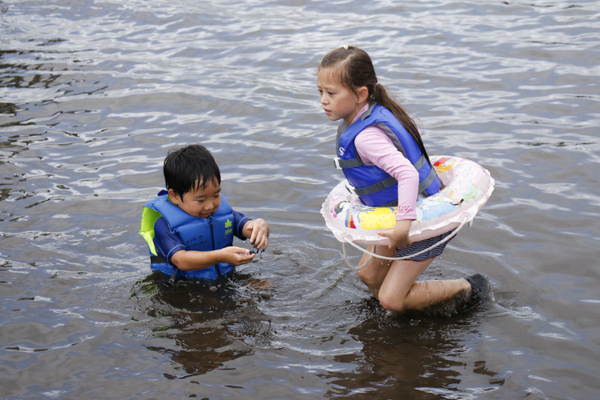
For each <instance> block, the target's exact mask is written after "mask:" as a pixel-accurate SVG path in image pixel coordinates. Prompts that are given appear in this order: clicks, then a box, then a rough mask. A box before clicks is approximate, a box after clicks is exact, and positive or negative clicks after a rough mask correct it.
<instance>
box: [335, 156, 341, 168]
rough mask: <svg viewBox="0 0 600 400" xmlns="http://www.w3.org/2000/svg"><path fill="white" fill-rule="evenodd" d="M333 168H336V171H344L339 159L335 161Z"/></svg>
mask: <svg viewBox="0 0 600 400" xmlns="http://www.w3.org/2000/svg"><path fill="white" fill-rule="evenodd" d="M333 166H334V167H335V169H343V168H342V167H341V165H340V159H339V157H336V158H334V159H333Z"/></svg>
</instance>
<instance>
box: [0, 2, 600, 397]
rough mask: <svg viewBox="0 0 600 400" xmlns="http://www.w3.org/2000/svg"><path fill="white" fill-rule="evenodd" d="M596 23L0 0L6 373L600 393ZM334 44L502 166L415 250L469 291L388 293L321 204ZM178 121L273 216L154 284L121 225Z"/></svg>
mask: <svg viewBox="0 0 600 400" xmlns="http://www.w3.org/2000/svg"><path fill="white" fill-rule="evenodd" d="M599 29H600V6H599V5H598V3H597V2H594V1H589V0H588V1H539V0H535V1H529V2H523V1H509V2H499V1H498V2H483V3H482V2H474V1H472V2H471V1H461V2H457V1H444V0H437V1H428V2H404V1H403V2H390V1H384V0H374V1H371V2H363V1H353V0H351V1H335V2H309V1H302V0H297V1H283V0H274V1H270V2H259V1H243V2H242V1H233V0H232V1H213V2H210V1H200V2H188V1H183V0H169V1H165V0H149V1H141V0H129V1H122V0H112V1H108V0H106V1H102V0H96V1H94V0H80V1H69V0H20V1H17V0H4V1H3V2H2V3H0V68H1V69H0V71H1V72H0V139H1V142H0V164H1V166H0V174H1V181H0V182H1V183H0V200H1V203H0V204H1V207H0V232H1V234H2V236H1V240H0V265H1V269H0V293H1V296H0V315H1V322H0V360H1V364H0V365H1V366H0V372H1V376H2V377H1V378H0V397H2V398H3V399H24V398H27V399H37V398H52V399H79V398H96V399H116V398H119V399H162V398H166V397H167V396H171V397H174V398H187V397H192V398H193V397H198V398H211V399H218V398H257V399H258V398H260V399H266V398H269V399H308V398H311V399H312V398H349V397H351V398H356V399H361V398H403V399H434V398H443V399H476V398H477V399H499V398H503V399H507V398H511V399H520V398H526V399H559V398H560V399H563V398H564V399H566V398H569V399H593V398H598V396H600V395H599V393H600V385H599V384H598V383H597V379H596V378H597V376H598V374H599V373H600V365H599V362H598V361H597V360H598V359H599V356H600V342H599V340H598V337H600V329H599V328H598V323H597V321H598V320H599V319H600V310H599V309H598V305H599V304H600V289H599V286H598V279H599V273H598V268H597V266H598V261H597V257H598V254H599V248H600V243H599V240H598V238H599V237H600V228H599V227H598V226H599V224H598V220H599V218H598V217H599V215H600V184H599V182H598V178H597V177H596V173H597V171H596V170H597V168H596V166H597V165H598V163H599V162H600V157H599V156H600V139H599V134H598V126H599V125H600V112H599V110H600V94H599V91H598V87H599V84H600V67H599V65H600V33H598V32H600V30H599ZM344 44H354V45H358V46H360V47H363V48H365V49H366V50H367V51H368V52H369V53H370V55H371V56H372V58H373V59H374V61H375V64H376V65H375V66H376V70H377V72H378V76H379V80H380V81H381V82H382V83H383V84H384V85H386V86H387V87H389V88H391V89H392V90H393V91H394V93H395V94H396V96H397V97H398V98H399V99H401V100H402V101H403V103H404V105H405V106H406V107H407V108H408V109H409V110H410V111H412V112H413V113H414V114H415V115H416V116H417V117H418V119H419V121H420V124H421V127H422V130H423V131H424V133H425V136H424V138H425V142H426V145H427V147H428V149H429V153H430V154H445V155H456V156H462V157H466V158H469V159H472V160H474V161H476V162H478V163H480V164H481V165H483V166H484V167H485V168H487V169H488V170H489V171H490V172H491V174H492V176H493V177H494V178H495V179H496V190H495V192H494V194H493V196H492V198H491V199H490V201H489V203H488V205H487V206H486V208H485V209H484V210H483V211H482V212H481V213H480V214H479V215H478V216H477V218H476V220H475V223H474V225H473V227H471V228H468V229H465V230H463V231H462V232H461V233H460V234H459V236H458V237H457V238H456V239H454V240H453V241H452V242H451V244H450V245H449V246H448V248H447V249H446V251H445V252H444V254H443V255H442V256H441V257H439V258H437V259H436V260H435V261H434V263H433V264H432V266H431V267H430V268H429V269H428V270H427V271H426V273H425V277H427V278H441V279H448V278H457V277H462V276H465V275H467V274H472V273H475V272H481V273H483V274H485V275H487V276H488V277H489V278H490V279H491V281H492V286H493V298H492V299H491V300H490V301H489V302H488V303H486V304H485V305H484V306H483V307H481V308H479V309H477V310H476V311H475V312H473V313H469V314H465V315H458V316H453V317H451V318H440V317H422V316H418V315H404V316H401V315H394V314H391V313H387V312H385V311H384V310H383V309H381V307H379V305H378V304H377V302H376V301H374V300H373V299H372V298H371V296H370V295H369V293H368V292H367V290H366V288H365V287H364V285H362V284H361V283H360V282H359V280H358V278H357V277H356V275H355V273H353V272H352V271H351V270H350V269H349V268H348V267H346V266H345V262H344V260H343V256H342V250H341V246H340V244H339V243H338V242H337V241H336V240H335V239H334V238H333V236H332V234H331V233H330V232H329V231H328V230H327V229H326V227H325V225H324V223H323V220H322V218H321V216H320V214H319V209H320V205H321V203H322V201H323V199H324V198H325V197H326V196H327V194H328V193H329V191H330V190H331V188H332V187H333V186H334V185H335V184H336V183H337V182H338V181H339V180H340V175H339V173H338V172H336V171H335V170H334V169H333V168H332V167H331V157H332V155H333V147H334V144H333V140H334V136H335V125H334V124H331V123H329V122H328V121H327V119H326V118H325V116H324V115H323V113H322V111H321V109H320V106H319V101H318V95H317V90H316V79H315V73H316V67H317V65H318V62H319V61H320V59H321V57H322V56H323V55H324V54H325V53H326V52H328V51H329V50H331V49H333V48H335V47H338V46H341V45H344ZM188 143H202V144H204V145H206V146H207V147H208V148H209V149H210V150H211V151H212V152H213V154H214V155H215V157H216V159H217V161H218V163H219V165H220V167H221V171H222V177H223V185H222V186H223V189H224V191H225V193H226V195H227V197H228V200H229V202H230V203H231V204H232V205H233V206H234V207H235V208H236V209H237V210H239V211H241V212H243V213H245V214H247V215H249V216H251V217H262V218H265V219H266V220H267V221H268V222H269V223H270V224H271V228H272V235H271V239H270V245H269V250H268V252H267V253H265V255H264V256H263V258H262V259H261V260H258V261H255V262H253V263H251V264H249V265H247V266H245V267H243V268H240V269H239V272H238V274H237V276H236V277H235V279H234V280H233V281H232V282H231V283H229V284H227V285H222V286H218V287H217V286H210V285H208V286H207V285H198V284H185V283H180V284H178V285H176V286H175V287H165V286H163V285H162V284H161V283H160V282H159V281H157V279H156V278H155V277H154V276H152V275H151V274H150V273H149V272H150V271H149V268H148V265H147V263H148V260H147V257H146V248H145V245H144V242H143V240H142V239H141V237H140V236H139V235H138V234H137V231H138V229H139V217H140V212H141V207H142V205H143V203H144V202H145V201H147V200H149V199H151V198H152V197H153V196H154V195H155V194H156V192H157V191H158V190H159V189H160V188H161V186H162V185H163V180H162V172H161V163H162V160H163V158H164V156H165V155H166V153H167V151H168V149H170V148H172V147H175V146H180V145H185V144H188ZM242 246H249V245H247V244H242ZM358 257H359V254H358V253H357V252H356V251H354V252H353V253H352V257H351V259H352V261H353V262H357V261H358ZM257 281H258V282H259V283H260V282H261V281H267V282H270V283H271V284H272V287H270V288H262V287H261V286H260V285H257V284H256V282H257Z"/></svg>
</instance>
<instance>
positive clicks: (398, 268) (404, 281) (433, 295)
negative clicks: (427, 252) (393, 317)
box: [371, 258, 471, 311]
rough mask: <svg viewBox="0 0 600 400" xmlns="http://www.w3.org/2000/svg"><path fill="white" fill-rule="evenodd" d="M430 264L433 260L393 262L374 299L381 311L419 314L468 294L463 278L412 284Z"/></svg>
mask: <svg viewBox="0 0 600 400" xmlns="http://www.w3.org/2000/svg"><path fill="white" fill-rule="evenodd" d="M432 261H433V258H430V259H428V260H425V261H410V260H396V261H393V263H392V265H391V266H390V267H389V268H388V271H387V274H386V276H385V279H384V280H383V282H382V284H381V286H380V288H379V291H378V299H379V302H380V303H381V305H382V306H383V308H385V309H387V310H392V311H407V310H419V311H422V310H424V309H425V308H427V307H429V306H432V305H434V304H438V303H441V302H442V301H446V300H451V299H453V298H454V297H455V296H456V295H457V294H458V293H459V292H460V291H462V290H466V291H468V292H470V291H471V284H470V283H469V282H468V281H467V280H465V279H455V280H447V281H439V280H431V281H420V282H416V280H417V278H418V277H419V275H421V274H422V273H423V271H425V269H426V268H427V267H428V266H429V264H431V262H432ZM371 291H372V290H371Z"/></svg>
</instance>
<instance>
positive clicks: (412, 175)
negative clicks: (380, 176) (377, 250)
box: [355, 126, 419, 248]
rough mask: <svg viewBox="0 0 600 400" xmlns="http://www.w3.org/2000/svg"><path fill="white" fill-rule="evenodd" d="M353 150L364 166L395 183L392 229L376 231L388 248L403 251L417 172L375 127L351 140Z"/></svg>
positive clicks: (413, 208) (413, 210)
mask: <svg viewBox="0 0 600 400" xmlns="http://www.w3.org/2000/svg"><path fill="white" fill-rule="evenodd" d="M355 144H356V150H357V152H358V155H359V156H360V158H361V159H362V160H363V161H364V162H366V163H373V164H375V165H377V166H378V167H379V168H381V169H383V170H384V171H385V172H387V173H388V174H390V175H391V176H393V177H394V178H396V179H397V180H398V211H397V212H396V226H395V227H394V228H393V229H388V230H385V231H381V232H379V234H380V235H382V236H386V237H388V238H389V239H390V248H392V247H397V248H403V247H405V246H408V245H409V244H410V239H409V238H408V231H409V230H410V223H411V221H412V220H414V219H416V218H417V212H416V203H417V196H418V189H419V173H418V172H417V170H416V169H415V168H414V167H413V166H412V164H411V163H410V161H409V160H408V159H407V158H406V157H404V155H402V153H400V152H399V151H398V149H396V147H395V146H394V145H393V144H392V141H391V140H390V138H389V137H388V136H387V135H386V134H385V133H384V132H383V131H382V130H381V129H379V128H377V127H375V126H370V127H368V128H366V129H365V130H363V131H362V132H361V133H360V134H359V135H358V136H357V137H356V140H355Z"/></svg>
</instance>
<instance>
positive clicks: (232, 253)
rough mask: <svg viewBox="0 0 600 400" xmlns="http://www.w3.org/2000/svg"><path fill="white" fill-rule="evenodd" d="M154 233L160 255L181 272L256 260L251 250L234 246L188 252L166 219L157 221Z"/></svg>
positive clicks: (236, 264)
mask: <svg viewBox="0 0 600 400" xmlns="http://www.w3.org/2000/svg"><path fill="white" fill-rule="evenodd" d="M154 233H155V236H154V244H155V245H156V250H157V251H158V254H159V255H162V256H164V257H165V258H166V259H167V260H168V261H169V262H170V263H171V264H173V265H175V266H176V267H177V268H179V269H181V270H185V271H191V270H196V269H203V268H207V267H210V266H211V265H215V264H218V263H220V262H227V263H229V264H231V265H235V266H238V265H242V264H245V263H247V262H250V261H251V260H252V258H254V255H253V254H252V255H251V254H250V251H249V250H247V249H243V248H241V247H233V246H230V247H225V248H223V249H220V250H214V251H195V250H186V249H185V245H184V244H183V242H182V241H181V238H180V237H179V236H178V235H176V234H173V233H171V231H170V229H169V226H168V225H167V222H166V221H165V219H164V218H159V219H158V221H156V223H155V224H154Z"/></svg>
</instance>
